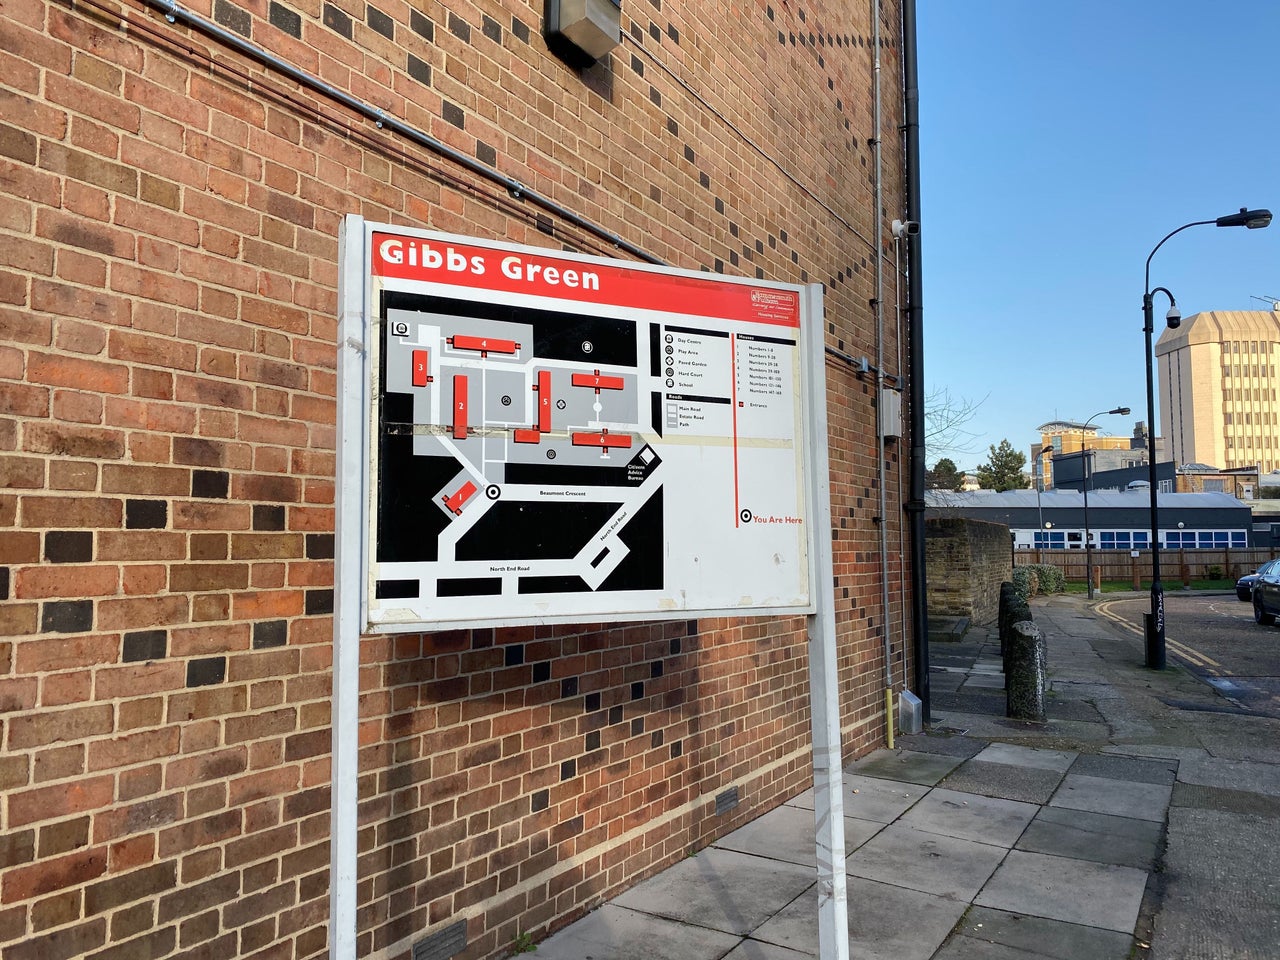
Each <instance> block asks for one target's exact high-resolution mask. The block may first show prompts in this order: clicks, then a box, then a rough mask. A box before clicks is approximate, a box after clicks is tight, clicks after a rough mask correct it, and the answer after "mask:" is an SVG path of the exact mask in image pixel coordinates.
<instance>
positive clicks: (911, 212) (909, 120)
mask: <svg viewBox="0 0 1280 960" xmlns="http://www.w3.org/2000/svg"><path fill="white" fill-rule="evenodd" d="M902 83H903V107H904V116H903V121H904V122H903V133H904V135H905V136H904V139H905V146H906V168H907V169H906V175H907V185H906V186H907V219H908V220H911V221H914V222H915V223H917V224H919V223H921V220H920V78H919V74H918V70H917V63H916V3H915V0H902ZM921 232H923V228H921ZM921 298H922V291H921V283H920V234H917V235H916V236H914V237H911V238H910V239H909V240H908V243H907V326H908V328H909V329H910V333H911V355H910V356H911V371H910V374H909V375H908V377H907V389H908V401H907V402H908V403H909V404H910V408H911V490H910V499H909V500H908V501H907V505H906V509H907V513H908V515H909V516H910V519H911V587H912V589H911V605H912V619H913V620H914V627H915V629H914V633H915V644H914V646H913V649H912V652H913V654H914V660H915V678H916V690H915V693H916V696H918V697H919V698H920V708H921V710H920V712H921V714H922V718H923V720H924V722H925V723H928V722H930V720H931V719H932V717H931V716H930V707H929V699H930V698H929V608H928V604H927V602H926V599H925V586H926V583H925V569H924V319H923V317H922V313H923V309H922V299H921Z"/></svg>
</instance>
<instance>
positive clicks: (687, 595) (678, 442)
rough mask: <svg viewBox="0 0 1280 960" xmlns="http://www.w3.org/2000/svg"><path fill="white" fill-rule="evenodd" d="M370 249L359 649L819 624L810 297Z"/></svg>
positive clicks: (386, 234)
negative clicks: (567, 628)
mask: <svg viewBox="0 0 1280 960" xmlns="http://www.w3.org/2000/svg"><path fill="white" fill-rule="evenodd" d="M363 239H364V242H363V244H358V243H351V242H348V243H347V244H346V247H345V249H346V250H347V251H348V254H347V256H348V262H347V263H346V264H345V271H346V272H345V275H344V283H352V282H356V283H359V284H361V285H362V288H363V291H364V295H363V304H364V308H363V311H364V330H365V334H366V335H365V337H364V341H365V345H366V359H365V364H366V372H367V377H366V382H367V385H368V390H367V394H366V397H365V398H364V404H365V411H366V413H365V415H366V418H367V419H366V423H367V431H366V436H367V442H366V444H365V449H364V463H363V469H364V471H365V478H366V483H365V489H366V490H367V491H369V496H368V498H367V499H368V509H367V513H366V518H365V523H366V525H365V532H364V545H363V550H364V556H363V560H364V562H363V564H362V579H363V584H364V595H363V598H362V619H363V621H364V624H363V625H364V628H365V629H366V630H368V631H373V632H392V631H407V630H416V629H422V628H428V627H439V626H449V625H459V624H466V625H467V626H476V625H483V624H510V623H528V622H549V621H557V622H564V621H575V622H583V621H587V622H592V621H599V620H610V621H612V620H625V619H636V618H641V617H679V618H683V617H686V616H689V617H693V616H706V615H743V614H750V613H765V612H789V613H807V612H812V611H813V609H814V608H813V596H812V585H811V583H810V578H811V573H810V546H809V537H810V535H811V533H812V531H811V529H810V528H811V526H812V523H811V518H810V508H809V506H808V503H807V499H808V495H807V484H806V475H807V467H806V459H807V451H808V450H809V443H808V439H809V438H807V437H806V419H807V418H806V414H805V402H804V394H803V389H804V387H805V381H806V376H805V374H804V371H805V368H806V360H805V353H804V348H803V347H802V345H801V338H802V337H806V336H808V335H810V334H812V335H814V336H819V337H820V336H821V326H820V322H821V318H820V317H819V318H814V317H811V316H808V315H807V313H808V312H809V311H810V310H811V308H810V307H809V306H808V304H809V303H811V302H813V298H809V297H807V296H805V290H804V288H802V287H798V286H793V285H785V284H777V283H766V282H763V281H748V280H742V279H731V278H725V277H719V276H714V275H710V274H701V273H693V272H689V271H680V270H673V269H669V268H659V267H652V266H648V265H640V264H636V263H631V262H624V261H617V260H608V259H603V258H593V257H585V256H580V255H576V254H570V253H563V252H559V251H552V250H547V249H543V248H534V247H523V246H515V245H511V244H501V243H493V242H486V241H481V240H477V239H474V238H467V237H458V236H449V235H444V234H437V233H429V232H424V231H417V230H409V229H405V228H400V227H391V226H386V225H380V224H370V223H365V224H364V238H363ZM819 302H820V301H819ZM346 399H347V400H348V402H349V401H350V400H352V399H353V398H351V397H350V396H348V397H347V398H346Z"/></svg>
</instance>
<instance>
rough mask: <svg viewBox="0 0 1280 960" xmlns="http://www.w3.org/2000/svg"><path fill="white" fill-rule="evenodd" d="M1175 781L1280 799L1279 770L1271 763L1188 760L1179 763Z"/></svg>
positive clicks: (1199, 758)
mask: <svg viewBox="0 0 1280 960" xmlns="http://www.w3.org/2000/svg"><path fill="white" fill-rule="evenodd" d="M1178 779H1179V780H1181V781H1182V782H1183V783H1196V784H1200V785H1201V786H1205V787H1227V788H1229V789H1232V790H1249V791H1251V792H1253V793H1261V794H1265V795H1266V796H1270V797H1280V767H1277V766H1274V765H1271V764H1258V763H1247V762H1242V761H1238V760H1222V759H1219V758H1216V757H1201V756H1197V757H1190V758H1187V759H1184V760H1182V761H1181V762H1180V763H1179V764H1178Z"/></svg>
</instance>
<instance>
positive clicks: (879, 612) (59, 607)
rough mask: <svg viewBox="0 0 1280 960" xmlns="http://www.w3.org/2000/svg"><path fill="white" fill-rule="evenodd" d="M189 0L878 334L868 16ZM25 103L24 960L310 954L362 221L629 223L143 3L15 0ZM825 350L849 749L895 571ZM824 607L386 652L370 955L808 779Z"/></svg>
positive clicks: (490, 925)
mask: <svg viewBox="0 0 1280 960" xmlns="http://www.w3.org/2000/svg"><path fill="white" fill-rule="evenodd" d="M191 9H192V10H193V11H194V12H196V13H199V14H201V15H203V16H206V17H208V18H211V19H212V20H214V21H216V22H217V23H219V24H221V25H222V26H224V27H225V28H226V29H227V30H229V31H231V32H233V33H235V34H238V35H241V36H244V37H245V38H247V39H250V40H252V42H254V43H256V44H258V45H260V46H262V47H264V48H266V49H268V50H270V51H271V52H272V53H274V54H276V55H277V56H279V57H281V58H283V59H284V60H286V61H288V62H290V63H293V64H295V65H296V66H298V67H299V68H301V69H303V70H306V71H309V72H312V73H314V74H316V75H318V76H320V77H321V78H323V79H324V80H325V82H327V83H329V84H331V85H332V86H334V87H336V88H338V89H340V90H343V91H348V92H350V93H351V94H352V95H354V96H356V97H358V98H360V99H362V100H365V101H368V102H370V103H373V104H375V105H377V106H379V107H382V108H383V109H385V110H387V111H388V113H390V114H392V115H395V116H400V117H403V118H405V119H406V120H407V121H408V122H409V123H412V124H414V125H417V126H418V127H420V128H422V129H424V130H426V131H427V132H429V133H430V134H431V135H433V136H434V137H437V138H439V139H440V140H441V141H443V142H445V143H447V144H449V145H450V146H452V147H454V148H455V149H457V150H459V151H461V152H463V153H465V154H467V155H469V156H473V157H475V158H476V159H477V160H479V161H480V162H481V163H483V164H486V165H491V166H494V167H496V168H498V169H499V170H501V171H502V172H503V173H505V174H507V175H510V176H512V177H515V178H517V179H519V180H521V181H523V182H525V183H527V184H528V185H530V186H531V187H533V188H534V189H537V190H539V191H541V192H542V193H544V194H546V195H549V196H551V197H553V198H554V199H556V200H557V201H559V202H561V203H563V204H565V205H566V206H568V207H570V208H572V209H573V210H575V211H577V212H578V213H580V214H581V215H582V216H583V217H586V218H588V219H590V220H592V221H595V222H598V223H600V224H601V225H602V226H604V227H605V228H606V229H608V230H612V231H614V232H616V233H618V234H619V235H621V236H624V237H626V238H627V239H628V240H630V241H631V242H633V243H636V244H638V245H639V246H641V247H644V248H645V249H647V250H649V251H651V252H652V253H653V254H655V255H657V256H659V257H661V258H663V259H664V260H666V261H668V262H670V263H672V264H674V265H676V266H680V267H684V268H691V269H700V268H701V269H707V270H712V271H722V272H725V273H730V274H735V275H744V276H757V277H765V278H769V279H779V280H786V281H793V282H809V281H821V282H823V283H825V284H826V295H827V301H826V307H827V324H828V326H827V331H826V334H827V342H828V344H829V346H831V347H832V348H834V349H835V350H837V351H839V352H840V353H843V354H849V355H853V356H871V357H874V356H875V354H876V333H875V326H874V322H873V316H872V314H871V309H870V307H869V306H868V303H869V302H870V301H871V300H872V298H874V296H875V286H874V274H875V263H876V261H875V258H876V253H877V251H876V249H875V244H874V242H873V240H872V238H873V237H874V236H875V230H876V227H875V221H874V219H873V217H874V204H873V200H872V198H873V192H872V191H873V184H872V179H871V173H872V170H873V168H874V162H873V161H874V157H873V154H872V153H871V151H870V148H869V147H868V145H867V144H868V140H869V139H870V138H871V137H872V136H873V130H872V124H871V102H870V96H871V93H870V91H871V76H872V74H871V39H870V36H871V28H870V25H869V23H868V15H869V11H868V9H866V8H858V9H854V8H850V7H849V6H848V5H846V4H837V3H831V2H819V3H814V4H806V5H802V6H801V7H795V8H793V7H788V6H785V5H780V4H779V5H776V6H775V5H769V4H764V3H747V4H741V5H739V6H738V7H736V8H734V9H733V10H732V11H730V12H731V13H732V15H731V16H726V8H725V7H724V5H723V4H719V3H714V4H713V3H689V4H682V5H668V4H660V3H658V2H657V0H650V2H640V0H628V2H627V3H626V4H625V5H624V11H623V29H624V33H625V34H626V37H625V39H624V42H623V44H622V45H621V46H620V47H618V48H617V49H616V50H615V51H614V53H613V54H612V55H611V57H610V58H609V61H608V63H607V64H606V65H604V66H599V67H596V68H593V69H591V70H589V71H586V72H585V73H582V74H579V73H577V72H575V71H574V70H571V69H569V68H567V67H566V66H565V65H564V64H562V63H561V62H560V61H558V60H556V59H554V58H552V57H549V56H548V55H547V52H546V49H545V45H544V44H543V42H542V40H541V39H540V36H539V30H540V14H541V4H540V3H539V4H535V5H530V4H527V3H524V2H520V0H506V2H503V3H499V2H497V0H486V2H481V3H468V2H456V3H450V4H447V5H446V4H441V3H439V2H434V0H418V2H416V3H414V4H412V5H408V4H404V3H401V2H399V0H376V2H374V3H372V4H368V5H366V4H364V3H351V2H345V0H344V2H340V3H296V2H294V3H276V2H257V3H243V4H240V5H236V4H232V3H229V2H226V0H216V2H210V0H197V2H195V3H194V4H193V5H192V6H191ZM883 14H884V20H883V27H882V29H883V31H884V36H885V43H884V46H883V49H882V51H881V53H882V58H883V75H882V83H883V86H884V109H885V121H884V130H885V131H886V135H885V139H884V144H883V150H884V174H885V176H884V183H885V198H884V199H885V202H884V211H883V213H884V221H885V222H886V223H887V221H888V220H890V219H892V218H893V217H894V216H901V207H902V198H901V191H900V188H899V185H900V184H901V182H902V179H903V178H902V171H901V151H900V149H899V144H898V141H897V138H896V137H895V136H894V135H893V132H894V131H896V129H897V127H898V123H899V118H900V116H901V86H900V82H899V76H900V60H899V48H898V34H899V29H898V26H897V22H898V21H897V18H898V10H897V7H896V5H895V4H894V3H892V2H890V3H886V4H885V5H884V8H883ZM126 22H127V29H126V27H125V26H124V24H125V23H126ZM0 98H2V100H0V102H2V103H3V109H2V110H0V191H3V196H2V198H0V634H2V635H3V637H4V639H3V640H0V710H2V711H3V712H2V714H0V735H2V736H3V751H2V752H0V794H2V799H3V805H2V806H0V818H2V821H0V951H2V952H3V954H4V956H5V958H6V960H36V958H39V960H59V958H72V957H86V958H92V960H116V958H126V957H127V958H141V957H147V958H165V957H177V956H181V957H184V958H204V957H209V958H213V957H218V958H221V957H227V956H236V957H254V958H263V960H265V958H285V957H288V958H294V957H298V958H308V957H322V956H325V955H326V951H327V943H328V940H327V937H328V932H327V926H326V925H327V921H328V896H329V879H328V857H329V848H328V841H329V790H328V780H329V773H330V762H329V750H330V736H331V731H330V725H329V721H330V702H329V698H330V694H331V678H332V645H331V637H332V620H331V613H332V609H333V591H332V584H333V553H334V538H333V529H334V527H333V523H334V516H333V494H334V469H335V455H334V417H335V372H334V371H335V356H336V351H335V342H334V340H335V331H336V325H337V324H336V309H337V306H336V281H337V272H338V264H337V262H336V260H337V229H338V223H339V221H340V219H341V217H342V216H343V215H344V214H346V213H349V212H359V213H361V214H364V215H365V216H368V217H370V218H371V219H375V220H385V221H389V222H394V223H402V224H410V225H420V226H427V227H430V228H433V229H438V230H445V231H451V232H456V233H462V234H470V235H476V236H481V237H492V238H501V239H505V240H509V241H513V242H521V243H541V244H547V245H552V246H556V247H559V246H564V247H567V248H570V249H574V250H580V251H583V252H587V253H595V254H608V253H610V252H611V251H610V250H609V249H608V248H607V245H605V244H603V243H602V242H601V241H598V240H596V239H593V238H592V237H591V236H589V235H588V234H586V233H584V232H582V231H580V230H578V229H577V228H575V227H573V226H572V225H570V224H567V223H562V222H558V221H553V222H551V223H550V224H547V223H545V222H543V223H542V224H540V223H539V222H538V218H537V216H536V212H535V211H534V210H532V209H531V208H530V207H528V206H527V205H526V204H524V203H522V202H521V201H519V200H517V199H513V198H511V197H509V196H508V195H507V194H506V193H505V192H504V191H502V190H500V189H498V188H497V187H495V186H493V185H492V184H490V183H488V182H486V181H484V180H482V179H480V178H478V177H476V176H474V175H473V174H471V173H469V172H467V171H466V170H464V169H463V168H461V167H459V166H457V165H454V164H452V163H450V162H449V161H447V160H445V159H443V158H441V157H438V156H436V155H434V154H432V153H430V152H429V151H426V150H424V149H423V148H420V147H418V146H415V145H414V144H412V143H409V142H407V141H405V140H402V139H397V138H396V137H395V136H394V135H392V134H391V133H389V132H387V131H385V130H379V129H378V128H376V127H375V126H374V125H373V124H371V123H369V122H367V121H365V120H362V119H360V118H359V117H357V116H356V115H354V114H353V113H351V112H350V111H348V110H347V109H346V108H344V107H342V106H341V105H340V104H338V103H336V102H334V101H332V100H328V99H325V98H323V97H321V96H320V95H318V94H314V93H310V92H307V91H305V90H302V89H300V88H299V87H298V85H297V84H295V83H294V82H293V81H291V80H289V79H287V78H285V77H283V76H280V75H279V74H275V73H272V72H270V71H269V70H267V69H265V68H264V67H262V66H260V65H258V64H256V63H254V62H252V61H250V60H247V59H245V58H244V57H242V56H241V55H240V54H237V53H235V52H233V51H232V50H231V49H229V48H228V47H226V46H225V45H222V44H220V43H219V42H217V41H215V40H213V39H210V38H207V37H205V36H203V35H200V34H198V33H194V32H192V31H190V30H188V29H187V28H185V27H183V26H181V25H180V24H170V23H167V22H166V20H165V18H164V17H163V15H161V14H159V13H157V12H155V11H153V10H151V9H149V8H146V7H144V6H142V5H140V3H138V2H135V0H129V2H124V3H118V2H115V0H85V2H78V3H77V4H75V5H74V6H71V5H69V4H66V3H58V2H40V0H12V2H10V3H7V4H5V6H4V8H3V11H0ZM545 227H549V228H550V230H551V231H552V232H551V233H550V234H548V233H546V232H544V229H542V228H545ZM886 233H887V230H886ZM882 252H883V253H885V255H886V258H887V259H886V261H885V262H886V267H885V278H886V289H887V290H888V291H890V293H889V294H888V295H889V296H892V292H891V291H892V290H893V289H894V286H893V276H892V269H893V266H892V264H893V256H892V249H891V248H889V247H887V246H886V247H885V249H884V250H883V251H882ZM892 316H893V314H892V311H890V312H889V318H890V322H889V323H888V324H887V325H886V338H885V341H884V344H883V346H884V354H885V356H886V357H889V358H894V357H897V356H898V355H899V352H900V351H899V344H898V343H897V342H896V340H895V339H894V336H895V329H894V325H893V323H892V322H891V321H892ZM887 372H889V373H900V374H903V375H905V371H900V370H897V369H896V367H895V368H892V369H890V370H888V371H887ZM827 376H828V407H829V415H830V430H831V437H830V454H831V462H832V475H833V520H834V522H833V525H834V530H833V535H834V536H835V538H836V539H835V562H836V585H835V589H836V598H837V614H838V618H839V622H840V674H841V675H840V683H839V686H840V690H841V692H842V696H843V698H844V700H843V704H842V709H843V716H844V720H845V724H846V738H847V739H846V752H847V753H848V754H849V755H850V756H852V755H854V754H856V753H860V752H865V751H866V750H868V749H870V748H871V747H872V746H874V745H876V744H877V743H879V742H880V740H881V737H882V735H883V730H882V726H881V717H880V715H879V706H880V704H881V703H882V697H883V692H882V690H881V688H880V685H879V684H880V681H879V677H880V676H881V675H882V673H883V669H882V664H881V661H880V659H879V658H880V646H881V637H882V636H883V633H884V632H885V631H887V632H888V633H889V635H890V636H891V637H894V638H896V637H899V636H901V635H902V633H903V627H902V619H903V617H904V614H905V611H907V610H909V609H910V607H909V603H910V598H909V596H899V591H898V590H894V591H892V592H891V593H892V595H893V604H892V607H891V609H890V610H888V611H886V610H884V609H882V607H881V603H880V556H879V553H878V543H879V541H878V537H877V530H876V524H875V517H876V516H877V514H878V505H877V498H878V489H877V483H878V480H877V461H878V454H877V451H876V444H875V410H874V405H873V396H874V388H873V384H872V382H871V381H870V380H867V379H865V378H863V377H860V376H859V375H857V374H856V373H855V372H854V371H853V370H851V368H850V367H848V366H847V365H844V364H842V363H839V362H836V361H835V360H832V361H831V362H829V363H828V368H827ZM906 444H907V441H906V440H904V441H900V442H899V443H898V444H897V445H896V446H895V445H891V446H890V447H889V449H888V451H887V452H886V454H885V469H886V475H887V477H888V483H889V491H890V492H891V494H892V496H891V499H890V506H889V510H888V517H887V518H886V529H887V542H888V544H889V548H890V551H891V555H890V556H889V558H888V561H889V564H890V570H891V572H892V573H891V575H892V576H893V577H894V578H895V580H897V579H898V578H899V576H900V575H905V571H903V569H902V565H903V564H905V562H906V560H905V558H904V557H903V556H901V555H900V554H899V552H898V551H899V548H900V545H901V544H902V543H903V542H904V541H903V538H902V537H901V535H900V534H901V526H900V522H901V517H902V511H901V508H900V503H901V501H902V500H903V499H905V496H906V494H905V463H903V462H901V460H900V456H904V452H905V450H906ZM906 582H909V580H907V581H906ZM803 626H804V624H803V621H802V620H800V619H749V620H702V621H694V622H683V621H681V622H674V623H654V624H636V625H628V626H625V627H608V626H603V625H600V624H587V625H582V626H578V627H562V626H561V627H528V628H521V629H505V630H472V631H456V632H451V633H444V634H433V635H426V636H418V635H412V636H399V637H378V638H369V639H368V640H366V641H365V642H364V643H363V645H362V652H361V664H362V676H361V706H360V710H361V725H360V731H359V732H360V744H361V753H360V769H361V774H360V784H359V788H360V798H361V808H360V835H359V857H360V861H359V887H358V896H359V918H358V923H359V930H360V933H359V941H358V946H359V953H360V955H361V956H369V957H388V958H392V957H394V958H403V957H407V956H408V954H409V949H410V946H411V944H412V943H413V941H414V940H416V939H417V938H419V937H421V936H422V935H423V934H425V933H428V932H433V931H436V930H439V929H442V928H444V927H445V926H447V925H448V924H451V923H456V922H457V921H459V920H463V921H465V922H466V924H467V935H468V938H469V942H470V945H469V946H468V948H467V949H466V951H465V954H464V955H465V956H469V957H487V956H496V955H499V954H502V953H503V952H504V951H505V950H506V948H507V947H508V946H509V945H510V943H511V942H512V941H513V939H514V938H515V937H516V935H517V933H519V932H525V931H528V932H530V933H532V934H533V935H534V936H536V937H541V936H543V935H545V934H546V933H547V932H548V931H550V930H551V929H554V928H555V927H557V926H559V925H562V924H563V923H565V922H567V921H568V920H570V919H572V918H573V917H575V916H577V915H580V914H581V913H582V912H584V911H585V910H587V909H590V908H591V907H593V906H594V905H596V904H598V903H599V902H600V901H601V900H602V899H603V898H605V897H608V896H610V895H612V894H615V893H617V892H618V891H620V890H621V889H624V888H625V887H626V886H627V885H629V884H632V883H634V882H635V881H636V880H637V879H639V878H642V877H644V876H646V875H648V874H650V873H652V872H654V871H655V870H657V869H659V868H661V867H662V866H664V865H667V864H670V863H672V862H674V861H675V860H677V859H679V858H680V857H682V856H684V855H686V854H687V853H688V852H689V851H690V850H694V849H697V848H699V847H701V846H703V845H705V844H706V843H707V842H709V840H711V839H712V838H714V837H715V836H717V835H719V834H722V833H723V832H725V831H727V830H728V829H730V828H732V827H734V826H737V825H739V824H740V823H742V822H745V821H746V820H747V819H750V818H752V817H754V816H757V815H758V814H759V813H761V812H763V811H764V810H766V809H768V808H770V807H771V806H773V805H775V804H777V803H779V802H780V801H781V800H783V799H784V798H786V797H789V796H791V795H793V794H795V793H796V792H798V791H799V790H801V789H803V788H804V787H805V785H806V784H807V783H808V780H809V776H810V774H809V770H810V766H809V754H808V732H809V728H808V723H809V713H808V689H807V659H806V657H807V653H806V644H805V639H804V634H803ZM900 647H901V644H900V642H899V641H897V640H895V641H894V654H893V655H894V657H895V658H896V659H897V660H901V659H902V658H903V657H904V656H905V653H904V651H903V650H901V649H900ZM729 786H737V787H738V788H739V791H740V795H741V802H740V804H739V806H738V807H737V808H735V809H734V810H732V811H730V812H729V813H727V814H725V815H722V816H719V817H717V816H715V814H714V809H715V795H716V794H717V793H718V792H720V791H722V790H724V789H725V788H727V787H729Z"/></svg>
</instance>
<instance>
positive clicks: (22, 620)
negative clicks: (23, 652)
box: [0, 601, 40, 637]
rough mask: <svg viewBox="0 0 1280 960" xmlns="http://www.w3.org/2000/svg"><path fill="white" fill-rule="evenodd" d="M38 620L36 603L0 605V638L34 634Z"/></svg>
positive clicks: (37, 605)
mask: <svg viewBox="0 0 1280 960" xmlns="http://www.w3.org/2000/svg"><path fill="white" fill-rule="evenodd" d="M39 618H40V605H39V604H38V603H13V602H12V601H10V602H7V603H0V637H19V636H22V635H23V634H28V633H35V632H36V626H37V624H38V622H39Z"/></svg>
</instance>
